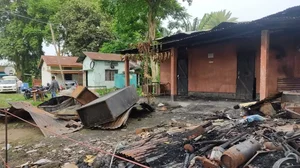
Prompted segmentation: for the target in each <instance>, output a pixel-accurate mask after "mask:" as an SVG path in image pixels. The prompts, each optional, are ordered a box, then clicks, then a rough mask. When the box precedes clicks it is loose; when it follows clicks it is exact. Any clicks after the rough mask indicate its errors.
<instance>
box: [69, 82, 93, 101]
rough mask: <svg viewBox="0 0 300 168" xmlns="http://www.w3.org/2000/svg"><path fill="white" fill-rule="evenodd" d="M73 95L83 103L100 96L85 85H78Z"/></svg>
mask: <svg viewBox="0 0 300 168" xmlns="http://www.w3.org/2000/svg"><path fill="white" fill-rule="evenodd" d="M71 96H72V97H74V98H75V99H76V100H77V101H78V102H79V103H80V104H82V105H85V104H88V103H90V102H92V101H94V100H96V99H97V98H98V96H96V95H95V94H94V93H93V92H91V91H90V90H89V89H87V88H86V87H84V86H77V87H76V89H75V90H74V91H73V93H72V95H71Z"/></svg>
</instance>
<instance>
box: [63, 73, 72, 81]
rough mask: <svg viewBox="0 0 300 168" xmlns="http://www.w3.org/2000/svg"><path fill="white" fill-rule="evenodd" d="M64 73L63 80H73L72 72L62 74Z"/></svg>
mask: <svg viewBox="0 0 300 168" xmlns="http://www.w3.org/2000/svg"><path fill="white" fill-rule="evenodd" d="M64 75H65V80H73V79H72V74H64Z"/></svg>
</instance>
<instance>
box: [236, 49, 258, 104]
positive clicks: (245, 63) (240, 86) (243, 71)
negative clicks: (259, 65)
mask: <svg viewBox="0 0 300 168" xmlns="http://www.w3.org/2000/svg"><path fill="white" fill-rule="evenodd" d="M255 55H256V53H255V51H247V52H246V51H243V52H238V53H237V80H236V98H237V99H243V100H253V99H255V96H256V89H255V88H256V87H255V86H256V81H255Z"/></svg>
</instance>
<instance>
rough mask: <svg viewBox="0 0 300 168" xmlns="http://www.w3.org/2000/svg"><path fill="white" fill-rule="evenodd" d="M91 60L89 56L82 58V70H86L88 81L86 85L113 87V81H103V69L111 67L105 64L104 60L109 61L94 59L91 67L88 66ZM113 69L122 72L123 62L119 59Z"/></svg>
mask: <svg viewBox="0 0 300 168" xmlns="http://www.w3.org/2000/svg"><path fill="white" fill-rule="evenodd" d="M91 61H92V60H91V59H90V58H89V57H85V59H84V60H83V70H84V71H88V82H87V84H88V87H90V88H97V87H106V88H113V87H114V86H115V82H114V81H105V70H106V69H111V67H110V66H109V65H106V64H105V62H110V61H95V66H94V68H93V69H91V68H90V63H91ZM114 70H118V73H123V72H124V62H122V61H119V62H118V65H117V66H115V68H114ZM84 80H85V79H84Z"/></svg>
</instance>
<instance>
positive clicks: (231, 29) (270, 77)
mask: <svg viewBox="0 0 300 168" xmlns="http://www.w3.org/2000/svg"><path fill="white" fill-rule="evenodd" d="M299 27H300V6H296V7H292V8H289V9H287V10H284V11H282V12H279V13H276V14H273V15H270V16H267V17H264V18H261V19H258V20H254V21H251V22H241V23H221V24H220V25H218V26H216V27H215V28H213V29H212V30H210V31H199V32H193V33H179V34H176V35H172V36H168V37H164V38H161V39H158V40H157V41H158V42H159V43H160V45H161V47H159V49H160V52H165V51H170V52H171V57H170V59H168V60H166V61H164V62H162V63H161V65H160V68H161V71H160V72H161V74H160V75H161V76H160V79H161V83H170V88H169V89H170V92H171V97H174V96H187V95H195V96H201V97H218V98H232V99H248V100H251V99H256V98H260V99H262V98H265V97H266V96H268V95H269V94H272V93H276V92H277V91H282V90H300V29H299ZM134 52H136V50H123V51H122V52H121V53H122V54H127V53H134Z"/></svg>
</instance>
